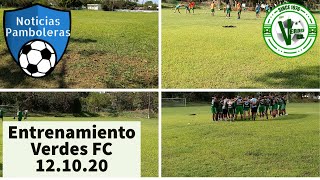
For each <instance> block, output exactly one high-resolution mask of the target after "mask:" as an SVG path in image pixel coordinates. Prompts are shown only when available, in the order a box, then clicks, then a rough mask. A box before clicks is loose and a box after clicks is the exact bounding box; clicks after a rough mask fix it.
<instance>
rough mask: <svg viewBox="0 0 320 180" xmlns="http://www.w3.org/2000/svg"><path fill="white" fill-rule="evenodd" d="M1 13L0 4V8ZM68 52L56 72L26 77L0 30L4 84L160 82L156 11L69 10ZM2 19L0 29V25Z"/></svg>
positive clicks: (0, 83) (45, 85) (151, 84)
mask: <svg viewBox="0 0 320 180" xmlns="http://www.w3.org/2000/svg"><path fill="white" fill-rule="evenodd" d="M0 16H1V17H2V16H3V9H0ZM71 16H72V32H71V38H70V43H69V45H68V48H67V52H66V54H65V55H64V57H63V59H62V61H61V62H60V63H59V64H58V65H57V67H56V69H55V71H54V72H53V73H52V74H51V75H50V76H48V77H46V78H42V79H41V80H37V81H34V79H33V78H30V77H28V76H25V75H24V74H23V73H22V71H21V70H20V68H19V67H18V66H17V65H16V64H15V63H14V61H13V60H12V58H11V56H10V55H9V52H8V50H7V47H6V44H5V39H4V34H3V32H1V34H0V59H1V62H0V87H2V88H15V87H19V88H37V87H38V88H155V87H157V85H158V13H128V12H105V11H85V10H81V11H72V12H71ZM2 21H3V20H2V18H1V20H0V29H1V30H2V24H3V22H2Z"/></svg>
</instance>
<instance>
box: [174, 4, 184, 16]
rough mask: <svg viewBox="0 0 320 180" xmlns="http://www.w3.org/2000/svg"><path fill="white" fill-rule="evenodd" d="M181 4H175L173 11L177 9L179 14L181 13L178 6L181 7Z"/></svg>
mask: <svg viewBox="0 0 320 180" xmlns="http://www.w3.org/2000/svg"><path fill="white" fill-rule="evenodd" d="M181 6H183V4H180V3H178V4H177V5H176V7H175V9H174V13H176V11H178V12H179V14H181V13H180V7H181Z"/></svg>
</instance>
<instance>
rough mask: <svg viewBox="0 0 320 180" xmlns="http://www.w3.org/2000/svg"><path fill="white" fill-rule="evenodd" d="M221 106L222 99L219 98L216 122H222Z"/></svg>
mask: <svg viewBox="0 0 320 180" xmlns="http://www.w3.org/2000/svg"><path fill="white" fill-rule="evenodd" d="M222 106H223V99H222V98H221V99H220V101H219V102H218V109H217V111H218V120H222V119H223V114H222V112H223V110H222Z"/></svg>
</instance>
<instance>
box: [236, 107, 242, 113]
mask: <svg viewBox="0 0 320 180" xmlns="http://www.w3.org/2000/svg"><path fill="white" fill-rule="evenodd" d="M239 113H240V114H243V106H237V107H236V114H239Z"/></svg>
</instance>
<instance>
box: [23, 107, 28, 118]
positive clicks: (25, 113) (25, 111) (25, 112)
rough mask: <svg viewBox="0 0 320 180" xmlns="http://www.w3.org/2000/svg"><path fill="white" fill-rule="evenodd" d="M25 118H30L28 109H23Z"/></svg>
mask: <svg viewBox="0 0 320 180" xmlns="http://www.w3.org/2000/svg"><path fill="white" fill-rule="evenodd" d="M23 115H24V119H25V120H26V119H27V118H28V110H27V109H26V110H24V111H23Z"/></svg>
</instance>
